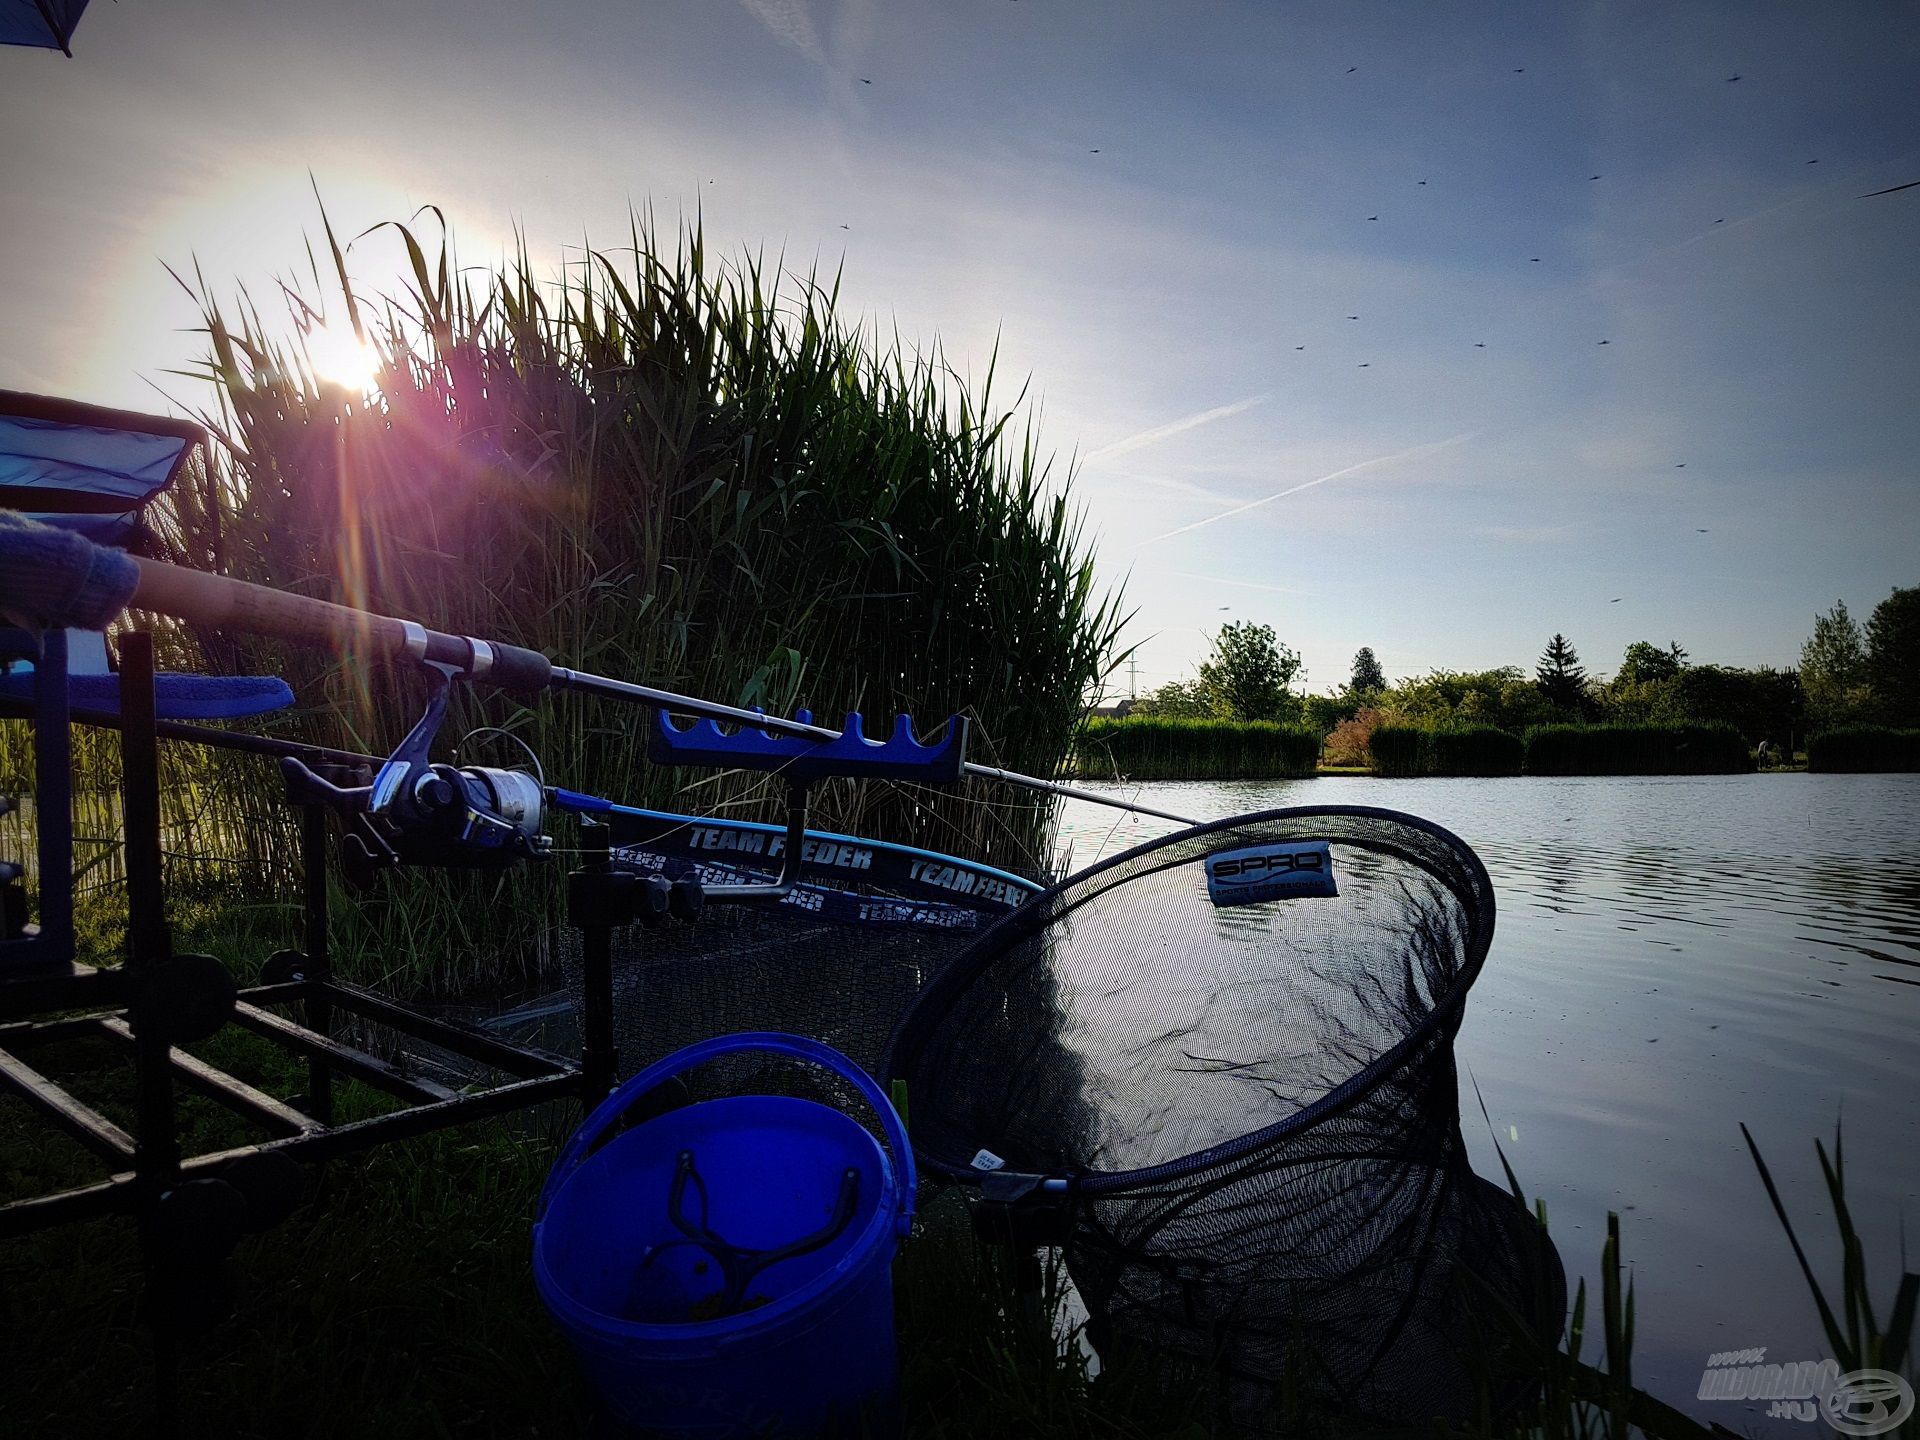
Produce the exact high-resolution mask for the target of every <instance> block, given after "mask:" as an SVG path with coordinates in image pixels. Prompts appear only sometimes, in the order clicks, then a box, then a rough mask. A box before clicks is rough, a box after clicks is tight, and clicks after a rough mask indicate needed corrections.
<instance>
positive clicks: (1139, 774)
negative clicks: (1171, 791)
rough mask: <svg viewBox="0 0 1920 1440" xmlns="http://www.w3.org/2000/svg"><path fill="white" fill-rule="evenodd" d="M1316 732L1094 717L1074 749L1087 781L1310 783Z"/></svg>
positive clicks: (1251, 723)
mask: <svg viewBox="0 0 1920 1440" xmlns="http://www.w3.org/2000/svg"><path fill="white" fill-rule="evenodd" d="M1319 755H1320V735H1319V732H1318V731H1316V730H1314V729H1312V728H1311V727H1309V726H1305V725H1282V724H1279V723H1277V722H1275V721H1272V720H1200V719H1183V718H1177V717H1173V716H1163V715H1137V716H1135V715H1129V716H1125V717H1123V718H1112V717H1108V716H1104V715H1101V716H1094V717H1093V718H1091V719H1089V720H1088V721H1087V722H1086V724H1085V726H1084V727H1083V728H1082V730H1081V732H1080V735H1079V737H1078V738H1077V739H1076V740H1075V742H1074V749H1073V769H1074V773H1076V774H1078V775H1082V776H1085V777H1087V778H1089V779H1108V780H1111V779H1115V778H1125V779H1128V780H1278V779H1288V778H1294V777H1299V776H1307V775H1312V774H1313V773H1314V766H1315V763H1316V761H1317V760H1318V759H1319Z"/></svg>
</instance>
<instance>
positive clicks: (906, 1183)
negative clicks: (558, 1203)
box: [535, 1030, 917, 1237]
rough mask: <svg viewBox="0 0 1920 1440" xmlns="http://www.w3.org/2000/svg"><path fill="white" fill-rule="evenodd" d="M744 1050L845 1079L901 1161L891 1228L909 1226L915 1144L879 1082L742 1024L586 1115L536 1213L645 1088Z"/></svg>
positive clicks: (800, 1043)
mask: <svg viewBox="0 0 1920 1440" xmlns="http://www.w3.org/2000/svg"><path fill="white" fill-rule="evenodd" d="M746 1051H758V1052H761V1053H765V1054H772V1055H785V1056H787V1057H789V1058H790V1059H794V1060H805V1061H807V1062H808V1063H809V1064H813V1065H818V1066H819V1067H820V1068H821V1069H823V1070H830V1071H832V1072H833V1073H834V1074H836V1075H838V1076H840V1078H841V1079H843V1080H845V1081H847V1082H848V1083H849V1084H851V1085H852V1086H853V1088H854V1089H856V1090H858V1091H859V1092H860V1096H861V1098H862V1099H863V1100H865V1101H866V1102H867V1105H868V1107H869V1108H871V1109H872V1111H873V1113H874V1115H875V1117H876V1118H877V1119H878V1120H879V1121H880V1129H881V1131H882V1133H883V1134H885V1136H886V1137H887V1148H888V1149H889V1150H891V1151H892V1152H893V1155H894V1161H895V1163H896V1164H897V1165H898V1166H899V1179H900V1182H901V1183H900V1193H901V1195H902V1196H903V1197H904V1199H903V1201H902V1204H901V1208H900V1213H899V1215H898V1216H896V1217H895V1220H894V1228H895V1230H896V1231H897V1232H898V1233H899V1234H900V1235H901V1236H903V1237H904V1236H905V1235H906V1233H907V1232H908V1231H909V1230H911V1229H912V1228H913V1201H914V1191H915V1187H916V1184H917V1176H916V1174H915V1172H914V1165H913V1146H912V1144H911V1143H910V1142H909V1141H908V1139H907V1129H906V1126H904V1125H902V1124H901V1123H900V1115H899V1112H897V1111H896V1110H895V1109H894V1108H893V1102H892V1101H891V1100H889V1099H888V1098H887V1095H886V1092H885V1091H884V1090H882V1089H881V1088H880V1087H879V1085H877V1084H876V1083H875V1082H874V1080H873V1077H872V1076H870V1075H868V1074H867V1072H866V1071H864V1070H862V1069H861V1068H860V1067H859V1066H858V1065H856V1064H854V1063H853V1061H851V1060H849V1059H848V1058H847V1057H846V1056H844V1055H842V1054H841V1053H840V1052H839V1051H838V1050H836V1049H834V1048H833V1047H832V1046H831V1045H823V1044H821V1043H820V1042H819V1041H818V1040H812V1039H809V1038H808V1037H806V1036H805V1035H783V1034H781V1033H780V1032H779V1031H777V1030H744V1031H742V1032H740V1033H739V1034H737V1035H717V1036H715V1037H714V1038H713V1039H711V1040H702V1041H700V1042H699V1043H698V1044H694V1045H689V1046H687V1047H686V1048H685V1049H684V1050H676V1051H674V1053H673V1054H671V1055H669V1056H667V1057H666V1058H665V1059H662V1060H656V1061H654V1062H653V1064H651V1065H649V1066H648V1067H647V1068H646V1069H644V1070H642V1071H641V1072H640V1073H639V1074H638V1075H636V1076H634V1077H633V1078H632V1079H631V1080H629V1081H627V1082H626V1084H624V1085H622V1086H621V1087H620V1088H619V1089H618V1090H616V1091H614V1092H613V1094H611V1095H609V1096H608V1097H607V1098H606V1099H605V1100H604V1101H602V1102H601V1104H600V1105H599V1106H598V1107H596V1108H595V1110H594V1112H593V1113H592V1114H591V1115H589V1116H588V1117H587V1118H586V1121H585V1122H584V1123H583V1124H582V1125H581V1126H580V1128H579V1129H578V1130H577V1131H575V1132H574V1136H573V1139H571V1140H569V1141H568V1142H567V1147H566V1149H564V1150H562V1151H561V1152H560V1158H559V1159H558V1160H556V1161H554V1164H553V1173H552V1174H550V1175H548V1176H547V1183H546V1186H545V1188H544V1189H542V1190H541V1192H540V1206H539V1209H538V1210H537V1211H536V1212H535V1216H536V1219H544V1218H545V1217H546V1213H547V1206H548V1204H549V1203H551V1201H552V1200H553V1197H554V1194H555V1192H556V1191H558V1190H559V1188H560V1184H561V1182H562V1181H563V1180H564V1179H565V1178H566V1177H567V1176H568V1175H570V1174H572V1173H573V1171H574V1170H575V1169H577V1168H578V1167H579V1166H580V1165H581V1164H582V1163H584V1162H585V1160H586V1158H587V1156H588V1154H589V1153H590V1152H591V1151H592V1149H593V1146H594V1144H595V1142H596V1141H598V1140H599V1139H600V1137H601V1136H602V1135H604V1134H606V1133H607V1131H609V1130H611V1129H612V1128H613V1127H614V1125H616V1124H617V1123H619V1120H620V1118H621V1117H622V1116H623V1115H625V1114H626V1113H627V1111H629V1110H630V1109H632V1108H633V1106H634V1103H635V1102H636V1101H638V1100H639V1099H640V1098H641V1097H642V1096H644V1095H646V1094H647V1093H648V1092H649V1091H652V1090H656V1089H658V1088H659V1087H660V1086H662V1085H664V1084H665V1083H666V1082H667V1081H669V1080H671V1079H673V1078H674V1077H675V1076H676V1075H679V1074H681V1073H682V1072H683V1071H687V1070H691V1069H693V1067H694V1066H696V1065H704V1064H705V1063H706V1062H707V1061H709V1060H714V1059H717V1058H719V1057H720V1056H722V1055H738V1054H740V1053H742V1052H746Z"/></svg>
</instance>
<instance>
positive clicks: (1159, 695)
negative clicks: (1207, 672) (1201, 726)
mask: <svg viewBox="0 0 1920 1440" xmlns="http://www.w3.org/2000/svg"><path fill="white" fill-rule="evenodd" d="M1127 713H1128V714H1131V715H1164V716H1167V717H1168V718H1170V719H1177V720H1204V719H1207V718H1208V717H1210V716H1211V715H1212V714H1213V705H1212V704H1211V702H1210V701H1209V700H1208V699H1207V697H1206V695H1205V694H1204V693H1202V691H1201V689H1200V682H1199V681H1197V680H1184V681H1183V680H1169V681H1168V682H1167V683H1166V684H1164V685H1162V686H1161V687H1160V688H1159V689H1158V690H1155V691H1152V692H1151V693H1149V694H1146V695H1142V696H1141V697H1140V698H1139V699H1138V700H1135V701H1134V702H1133V709H1132V710H1130V711H1128V712H1127Z"/></svg>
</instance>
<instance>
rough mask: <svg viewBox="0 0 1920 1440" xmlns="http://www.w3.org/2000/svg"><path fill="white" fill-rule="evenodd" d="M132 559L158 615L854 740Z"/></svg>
mask: <svg viewBox="0 0 1920 1440" xmlns="http://www.w3.org/2000/svg"><path fill="white" fill-rule="evenodd" d="M107 553H109V554H115V555H118V554H120V552H107ZM122 558H125V559H129V560H131V561H132V563H133V564H134V566H135V567H136V568H137V571H138V575H137V579H136V580H135V582H134V586H133V593H132V597H131V600H130V601H129V602H128V603H130V604H132V605H133V606H134V607H136V608H139V609H143V610H153V611H157V612H158V613H160V614H163V615H171V616H173V617H175V618H176V619H180V620H186V621H189V622H191V623H194V624H198V625H204V626H206V627H208V628H209V629H238V630H248V631H254V632H258V633H261V634H267V635H275V636H278V637H280V638H282V639H286V640H296V641H306V642H330V643H333V644H338V645H344V646H350V647H353V648H357V649H360V650H364V651H370V652H372V653H374V654H376V655H383V656H387V657H390V658H394V659H401V658H411V659H413V660H416V661H422V662H426V663H430V664H437V665H449V666H452V667H455V668H456V669H459V670H462V671H464V672H465V673H466V674H467V675H469V676H470V677H471V678H473V679H475V680H481V681H485V682H486V683H488V684H491V685H496V686H498V687H500V688H502V689H505V690H512V691H521V692H539V691H543V690H567V691H574V692H576V693H579V694H586V695H599V696H603V697H606V698H610V699H616V700H628V701H638V702H640V703H642V704H646V705H650V706H653V707H654V708H656V709H659V710H670V711H673V712H676V713H678V714H683V715H695V716H698V717H700V718H702V719H705V720H715V721H720V720H724V721H728V722H730V723H733V724H736V725H741V726H751V727H753V728H756V729H759V730H761V731H764V732H766V733H768V734H772V735H784V736H788V737H791V738H794V739H809V740H818V741H821V742H833V741H839V740H842V739H844V738H845V734H846V732H844V731H840V730H833V729H829V728H828V727H826V726H823V725H815V724H813V723H812V722H811V720H810V719H794V720H788V719H784V718H782V717H780V716H775V715H767V714H763V713H762V712H760V711H758V710H747V709H743V708H741V707H739V706H736V705H722V704H720V703H718V702H716V701H712V700H702V699H699V698H698V697H696V696H692V695H681V694H678V693H677V692H675V691H671V690H662V689H659V688H657V687H655V686H651V685H640V684H636V683H634V682H632V681H629V680H615V679H613V678H612V677H610V676H606V675H595V674H591V673H589V672H586V671H581V670H571V669H568V668H566V667H565V666H560V665H555V664H554V663H553V662H552V661H551V660H549V659H548V658H547V657H546V656H545V655H542V654H541V653H540V652H539V651H537V650H529V649H526V648H524V647H522V646H518V645H508V644H504V643H501V642H498V641H489V640H481V639H477V638H475V637H473V636H470V635H452V634H448V633H446V632H443V631H438V630H430V629H428V628H427V627H426V626H424V625H421V624H420V623H419V622H418V621H414V620H402V619H397V618H395V617H393V616H389V615H376V614H373V613H371V612H369V611H365V610H356V609H353V608H351V607H349V606H346V605H338V604H335V603H333V602H332V601H329V600H318V599H315V598H313V597H312V596H307V595H293V594H289V593H288V592H286V591H284V590H274V589H270V588H268V587H267V586H264V585H255V584H253V583H251V582H249V581H245V580H235V579H232V578H230V577H228V576H225V575H209V574H207V573H206V572H204V571H200V570H187V569H183V568H182V567H180V566H178V565H169V564H166V563H165V562H163V561H159V560H149V559H145V558H143V557H140V556H123V557H122ZM960 769H961V771H962V772H963V773H965V774H969V775H975V776H978V777H980V778H981V779H986V780H998V781H1000V782H1002V783H1003V784H1007V785H1014V786H1018V787H1020V788H1023V789H1027V790H1033V791H1037V792H1039V793H1042V794H1048V795H1058V796H1061V797H1062V798H1065V799H1071V800H1083V801H1086V802H1087V803H1089V804H1094V805H1104V806H1108V807H1110V808H1112V809H1115V810H1123V811H1127V812H1128V813H1131V814H1139V815H1151V816H1153V817H1154V818H1156V819H1160V820H1170V821H1173V822H1174V823H1175V824H1179V825H1194V824H1198V823H1199V822H1198V821H1196V820H1194V819H1192V818H1191V817H1189V816H1185V815H1176V814H1174V813H1173V812H1171V811H1168V810H1160V809H1156V808H1155V807H1153V806H1151V805H1141V804H1139V803H1137V802H1134V801H1129V800H1123V799H1120V798H1118V797H1116V796H1112V795H1102V794H1100V793H1098V792H1097V791H1093V790H1083V789H1080V788H1079V787H1077V786H1073V785H1063V784H1061V783H1059V782H1058V781H1054V780H1043V779H1041V778H1040V777H1039V776H1036V775H1023V774H1021V773H1020V772H1019V771H1016V770H1006V769H1002V768H1001V767H999V766H996V765H981V764H977V763H975V762H973V761H966V762H964V763H963V764H962V765H961V766H960Z"/></svg>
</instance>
